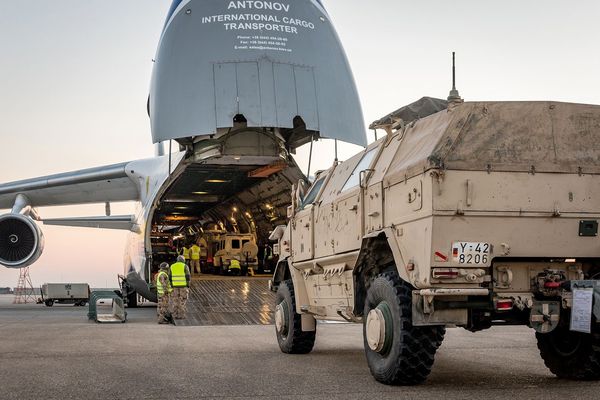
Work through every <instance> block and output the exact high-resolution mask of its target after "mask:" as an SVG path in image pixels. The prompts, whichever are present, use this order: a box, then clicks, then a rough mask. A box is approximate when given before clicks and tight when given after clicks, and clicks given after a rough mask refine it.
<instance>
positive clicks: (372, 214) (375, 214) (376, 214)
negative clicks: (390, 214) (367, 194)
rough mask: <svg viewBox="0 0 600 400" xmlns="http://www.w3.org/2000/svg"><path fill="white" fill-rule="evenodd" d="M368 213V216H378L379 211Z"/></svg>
mask: <svg viewBox="0 0 600 400" xmlns="http://www.w3.org/2000/svg"><path fill="white" fill-rule="evenodd" d="M368 215H369V217H378V216H379V211H373V212H372V213H369V214H368Z"/></svg>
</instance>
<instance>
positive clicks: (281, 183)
mask: <svg viewBox="0 0 600 400" xmlns="http://www.w3.org/2000/svg"><path fill="white" fill-rule="evenodd" d="M148 113H149V116H150V120H151V126H152V138H153V142H154V143H156V144H157V146H158V147H159V148H160V147H161V146H162V145H163V144H164V143H166V142H169V143H174V144H175V146H177V148H178V151H177V152H170V151H169V152H167V154H164V151H159V153H158V156H157V157H155V158H149V159H145V160H137V161H131V162H126V163H122V164H115V165H109V166H103V167H97V168H91V169H86V170H80V171H75V172H68V173H64V174H57V175H51V176H45V177H40V178H34V179H28V180H23V181H18V182H11V183H6V184H0V209H10V211H9V212H8V213H6V214H4V215H1V216H0V264H1V265H4V266H5V267H8V268H21V267H25V266H29V265H31V264H33V263H34V262H35V261H36V260H37V259H38V258H39V257H40V255H41V254H42V251H43V248H44V239H43V234H42V231H41V229H40V227H39V226H38V223H37V222H43V223H44V224H46V225H63V226H76V227H94V228H106V229H124V230H128V231H130V235H129V239H128V246H127V249H126V255H125V258H124V260H125V264H124V268H125V275H124V276H125V277H126V287H125V288H126V290H127V291H128V293H127V295H128V296H129V298H134V297H135V294H136V293H137V294H139V295H141V296H143V297H145V298H147V299H150V300H154V299H155V298H156V294H155V292H153V291H152V290H151V285H150V283H151V276H152V272H153V271H154V270H155V269H156V266H157V264H158V263H159V262H161V261H163V260H165V261H167V259H166V257H167V255H166V253H165V251H164V250H165V246H170V245H171V243H170V242H169V239H168V238H169V237H171V238H172V237H173V235H174V234H177V233H180V232H190V234H193V233H198V232H199V231H200V230H203V229H205V228H206V227H207V226H210V225H211V224H212V226H218V227H220V228H221V229H223V230H225V231H233V232H242V233H243V232H251V233H255V234H256V235H257V237H258V240H259V241H264V242H266V240H267V237H268V234H269V231H270V230H271V229H272V228H273V227H274V226H276V225H278V224H281V223H285V220H286V209H287V206H288V204H289V203H290V200H291V199H290V187H291V185H292V184H294V183H296V182H298V180H304V179H305V177H304V175H303V174H302V172H301V171H300V170H299V168H298V166H297V165H296V164H295V162H294V161H293V159H292V158H291V156H290V153H291V152H293V151H294V149H295V148H296V147H297V146H300V145H302V144H305V143H308V142H310V141H311V140H315V139H318V138H325V137H327V138H335V139H339V140H343V141H346V142H350V143H355V144H359V145H365V144H366V135H365V131H364V122H363V117H362V111H361V108H360V103H359V99H358V94H357V91H356V86H355V83H354V80H353V77H352V73H351V70H350V67H349V65H348V61H347V59H346V56H345V54H344V50H343V48H342V46H341V44H340V42H339V39H338V37H337V34H336V32H335V30H334V28H333V26H332V24H331V22H330V19H329V16H328V14H327V12H326V11H325V9H324V8H323V6H322V4H321V2H320V1H319V0H280V1H267V0H265V1H224V0H174V1H173V4H172V6H171V9H170V10H169V14H168V16H167V19H166V23H165V26H164V29H163V33H162V35H161V38H160V41H159V44H158V51H157V54H156V57H155V64H154V70H153V76H152V82H151V89H150V95H149V98H148ZM119 201H135V202H137V203H138V209H137V212H136V214H135V215H122V216H113V215H111V214H110V203H111V202H119ZM84 203H106V215H103V216H94V217H87V218H80V217H77V218H58V219H57V218H55V219H43V217H42V216H40V215H39V213H38V212H37V211H36V207H42V206H55V205H75V204H84ZM232 210H233V211H232ZM36 221H37V222H36Z"/></svg>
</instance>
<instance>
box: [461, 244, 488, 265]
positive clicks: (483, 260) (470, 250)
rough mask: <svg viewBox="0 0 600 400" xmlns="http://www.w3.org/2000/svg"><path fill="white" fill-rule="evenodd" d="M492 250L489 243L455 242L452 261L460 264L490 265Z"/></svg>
mask: <svg viewBox="0 0 600 400" xmlns="http://www.w3.org/2000/svg"><path fill="white" fill-rule="evenodd" d="M490 248H491V246H490V244H489V243H483V242H455V243H453V244H452V260H453V261H454V262H456V263H459V264H472V265H482V264H488V263H489V261H490Z"/></svg>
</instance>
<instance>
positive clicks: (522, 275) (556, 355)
mask: <svg viewBox="0 0 600 400" xmlns="http://www.w3.org/2000/svg"><path fill="white" fill-rule="evenodd" d="M449 100H450V101H449V102H448V103H447V102H446V101H444V100H438V99H432V98H423V99H421V100H420V101H418V102H416V103H413V104H411V105H410V106H407V107H403V108H401V109H400V110H398V111H396V112H394V113H392V114H390V115H388V116H387V117H385V118H383V119H381V120H379V121H376V122H375V123H374V124H373V125H372V128H377V129H383V130H385V131H386V132H387V135H386V136H385V137H383V138H381V139H379V140H378V141H376V142H375V143H372V144H370V145H369V146H368V147H367V148H366V149H365V150H364V151H362V152H360V153H359V154H357V155H355V156H354V157H352V158H350V159H349V160H347V161H345V162H342V163H336V164H335V165H333V166H332V167H331V168H330V169H329V170H327V171H323V172H320V173H318V174H317V175H316V178H315V181H314V183H313V184H312V186H311V187H310V188H309V189H308V190H307V192H306V195H302V194H301V193H300V192H298V189H296V188H294V189H293V191H294V196H292V198H294V199H295V200H296V201H295V202H294V203H293V204H292V206H291V207H290V208H289V209H288V217H289V224H288V225H287V226H285V227H279V228H277V229H276V230H275V231H274V232H273V234H272V235H271V239H276V240H278V241H279V246H278V249H279V252H280V253H281V254H280V261H279V263H278V265H277V268H276V271H275V274H274V277H273V280H272V282H271V287H272V289H273V290H276V291H277V307H276V315H275V320H276V333H277V340H278V342H279V346H280V348H281V350H282V351H283V352H285V353H307V352H310V351H311V349H312V347H313V344H314V341H315V334H316V329H317V324H316V321H317V320H338V321H351V322H357V323H362V324H363V327H364V328H363V333H364V348H365V352H366V358H367V362H368V365H369V368H370V370H371V373H372V374H373V376H374V377H375V379H377V380H378V381H380V382H383V383H386V384H401V385H411V384H418V383H421V382H423V381H424V380H425V379H426V378H427V376H428V374H429V373H430V370H431V368H432V365H433V361H434V356H435V353H436V350H437V349H438V347H439V346H440V345H441V343H442V340H443V338H444V333H445V329H446V328H447V327H462V328H465V329H467V330H469V331H472V332H475V331H479V330H482V329H486V328H489V327H491V326H493V325H515V324H517V325H528V326H530V327H531V328H533V329H534V330H535V332H536V333H535V335H536V338H537V342H538V347H539V350H540V353H541V356H542V358H543V360H544V362H545V364H546V366H547V367H548V368H549V369H550V370H551V371H552V372H553V373H554V374H555V375H557V376H558V377H561V378H569V379H598V378H600V323H599V321H600V283H599V282H600V281H599V280H598V279H600V240H599V238H598V220H599V219H600V144H599V143H600V141H599V140H598V139H599V138H600V106H596V105H584V104H568V103H560V102H551V101H546V102H464V103H463V102H462V101H461V100H460V98H452V97H451V98H449Z"/></svg>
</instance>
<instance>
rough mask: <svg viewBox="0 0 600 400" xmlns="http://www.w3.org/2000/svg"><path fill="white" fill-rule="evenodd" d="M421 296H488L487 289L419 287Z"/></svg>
mask: <svg viewBox="0 0 600 400" xmlns="http://www.w3.org/2000/svg"><path fill="white" fill-rule="evenodd" d="M419 294H420V295H421V296H488V295H489V294H490V291H489V290H488V289H421V290H419Z"/></svg>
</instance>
